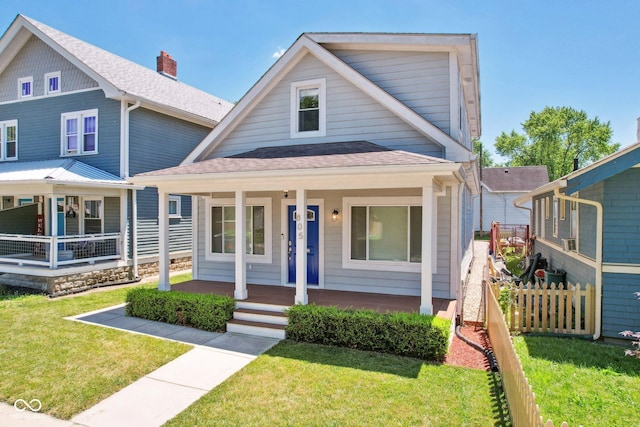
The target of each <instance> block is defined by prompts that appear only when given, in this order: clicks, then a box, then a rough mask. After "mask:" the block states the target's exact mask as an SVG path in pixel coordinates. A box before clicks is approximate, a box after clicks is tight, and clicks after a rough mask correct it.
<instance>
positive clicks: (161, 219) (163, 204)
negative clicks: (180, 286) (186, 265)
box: [158, 190, 171, 291]
mask: <svg viewBox="0 0 640 427" xmlns="http://www.w3.org/2000/svg"><path fill="white" fill-rule="evenodd" d="M158 235H159V236H158V239H159V244H160V246H159V248H158V275H159V281H158V290H160V291H170V290H171V284H170V283H169V194H168V193H165V192H163V191H160V190H158Z"/></svg>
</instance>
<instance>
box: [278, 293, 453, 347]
mask: <svg viewBox="0 0 640 427" xmlns="http://www.w3.org/2000/svg"><path fill="white" fill-rule="evenodd" d="M287 315H288V316H289V324H288V326H287V327H286V334H287V338H289V339H292V340H295V341H303V342H309V343H317V344H325V345H334V346H339V347H349V348H354V349H359V350H369V351H377V352H381V353H390V354H397V355H400V356H409V357H418V358H421V359H426V360H442V358H443V357H444V356H445V354H446V352H447V346H448V344H449V330H450V327H451V322H450V321H449V320H446V319H442V318H439V317H435V316H425V315H420V314H417V313H386V314H382V313H378V312H376V311H371V310H345V309H339V308H337V307H321V306H317V305H314V304H311V305H295V306H293V307H291V308H290V309H289V310H288V311H287Z"/></svg>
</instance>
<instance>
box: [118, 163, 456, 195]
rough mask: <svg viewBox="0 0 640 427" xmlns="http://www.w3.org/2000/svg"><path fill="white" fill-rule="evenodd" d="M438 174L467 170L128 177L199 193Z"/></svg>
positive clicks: (375, 182) (394, 181)
mask: <svg viewBox="0 0 640 427" xmlns="http://www.w3.org/2000/svg"><path fill="white" fill-rule="evenodd" d="M435 176H438V177H439V179H440V180H441V181H442V182H446V181H455V182H462V181H463V179H464V170H463V167H462V165H461V164H459V163H446V164H439V165H428V166H426V167H425V165H410V166H379V167H371V166H362V167H349V168H322V169H298V170H274V171H257V172H256V171H249V172H233V173H211V174H207V173H203V174H190V175H161V176H158V175H155V176H154V175H152V176H138V177H135V176H134V177H132V178H129V182H132V183H134V184H136V185H146V186H150V187H158V188H159V189H162V190H163V191H166V192H170V193H171V192H177V193H185V192H186V193H197V192H211V191H221V190H220V189H221V188H224V191H233V190H236V189H247V190H248V191H267V190H285V189H289V188H292V183H296V185H303V186H304V188H306V189H333V188H336V189H347V188H354V189H357V188H396V187H416V185H418V186H419V184H417V183H419V182H420V178H421V177H431V178H433V177H435Z"/></svg>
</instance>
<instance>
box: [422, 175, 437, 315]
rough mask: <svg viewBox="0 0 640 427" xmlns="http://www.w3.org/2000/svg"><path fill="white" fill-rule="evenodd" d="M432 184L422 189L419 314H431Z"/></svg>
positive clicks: (433, 206) (433, 254)
mask: <svg viewBox="0 0 640 427" xmlns="http://www.w3.org/2000/svg"><path fill="white" fill-rule="evenodd" d="M434 209H437V206H435V205H434V197H433V184H432V183H429V184H428V185H426V186H424V187H422V262H421V263H420V265H421V270H420V273H421V286H420V314H433V283H432V281H433V262H432V261H431V258H432V257H433V256H435V253H433V250H432V244H431V243H432V238H433V218H434V215H433V210H434Z"/></svg>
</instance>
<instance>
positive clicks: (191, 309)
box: [126, 288, 235, 332]
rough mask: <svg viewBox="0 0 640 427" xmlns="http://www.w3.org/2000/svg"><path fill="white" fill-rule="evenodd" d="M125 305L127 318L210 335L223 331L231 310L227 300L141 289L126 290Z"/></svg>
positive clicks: (231, 315)
mask: <svg viewBox="0 0 640 427" xmlns="http://www.w3.org/2000/svg"><path fill="white" fill-rule="evenodd" d="M127 303H128V304H127V308H126V312H127V316H134V317H140V318H143V319H148V320H156V321H158V322H165V323H173V324H176V325H184V326H191V327H193V328H198V329H203V330H205V331H214V332H224V331H225V328H226V324H227V321H228V320H230V319H231V318H232V317H233V309H234V307H235V300H234V299H233V298H231V297H226V296H220V295H213V294H192V293H188V292H177V291H170V292H163V291H158V290H157V289H145V288H136V289H132V290H130V291H129V292H128V293H127Z"/></svg>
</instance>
